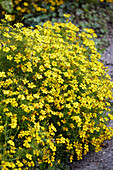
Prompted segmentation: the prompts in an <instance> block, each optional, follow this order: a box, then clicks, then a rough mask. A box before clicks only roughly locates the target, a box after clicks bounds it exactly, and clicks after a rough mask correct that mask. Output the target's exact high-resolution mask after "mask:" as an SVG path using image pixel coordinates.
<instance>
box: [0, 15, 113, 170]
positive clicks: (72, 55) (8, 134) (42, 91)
mask: <svg viewBox="0 0 113 170" xmlns="http://www.w3.org/2000/svg"><path fill="white" fill-rule="evenodd" d="M6 19H7V20H9V21H10V20H11V18H10V17H9V16H8V15H6ZM2 22H3V23H2V24H0V37H1V39H0V43H1V46H0V65H1V67H0V115H1V116H0V160H1V162H0V163H1V167H2V168H3V169H33V168H37V169H38V168H39V169H42V170H43V169H44V170H45V169H47V168H50V167H62V166H63V164H64V163H65V162H67V161H70V162H72V161H73V160H74V159H76V158H77V159H78V160H80V159H82V156H83V155H86V154H87V153H88V152H89V151H90V150H91V149H94V150H95V152H98V151H100V150H101V147H100V145H101V144H102V143H103V141H104V140H107V139H111V137H112V135H113V129H112V128H111V127H109V128H108V127H107V123H108V122H109V121H110V120H111V119H113V115H112V114H111V113H109V114H106V113H107V112H108V111H109V112H110V109H109V106H110V104H109V100H110V99H111V100H112V99H113V98H112V87H113V84H112V82H111V81H110V77H109V75H108V74H107V70H106V68H105V67H104V65H103V64H102V63H101V62H100V61H99V59H100V57H101V56H100V54H99V53H98V52H97V49H96V48H95V43H94V41H93V38H94V37H96V34H95V33H94V31H93V30H92V29H87V28H85V29H84V30H82V31H80V30H79V29H78V28H77V27H76V26H75V25H73V24H72V23H71V22H67V23H54V25H52V24H51V22H49V21H48V22H46V23H45V24H44V25H43V27H41V26H39V25H37V26H36V28H35V29H33V28H32V27H30V28H26V27H24V25H22V24H21V23H17V24H15V25H14V26H11V25H10V24H8V23H7V21H6V20H2Z"/></svg>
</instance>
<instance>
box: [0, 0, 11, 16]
mask: <svg viewBox="0 0 113 170" xmlns="http://www.w3.org/2000/svg"><path fill="white" fill-rule="evenodd" d="M0 5H1V6H2V8H3V9H4V10H6V11H7V12H9V13H12V12H13V4H12V1H11V0H0Z"/></svg>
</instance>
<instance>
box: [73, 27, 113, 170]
mask: <svg viewBox="0 0 113 170" xmlns="http://www.w3.org/2000/svg"><path fill="white" fill-rule="evenodd" d="M109 38H110V45H109V47H108V48H107V49H106V51H105V52H104V54H103V56H102V58H101V61H102V62H103V63H104V65H105V66H107V67H108V69H109V71H108V74H109V75H110V76H111V78H112V80H111V81H113V30H112V34H111V35H110V36H109ZM110 102H111V103H112V106H113V101H110ZM111 109H112V110H113V107H111ZM108 126H111V127H113V121H112V122H110V123H109V125H108ZM70 170H113V138H112V139H111V140H108V141H105V142H104V145H103V147H102V151H100V152H98V153H96V152H90V153H88V154H87V155H85V156H84V157H83V159H82V160H80V161H75V162H73V163H72V164H70Z"/></svg>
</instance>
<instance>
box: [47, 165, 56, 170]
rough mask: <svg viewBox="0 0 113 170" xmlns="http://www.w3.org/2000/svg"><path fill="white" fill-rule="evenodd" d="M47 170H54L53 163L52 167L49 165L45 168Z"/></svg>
mask: <svg viewBox="0 0 113 170" xmlns="http://www.w3.org/2000/svg"><path fill="white" fill-rule="evenodd" d="M47 170H55V165H53V166H52V167H51V166H49V167H48V168H47Z"/></svg>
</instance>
